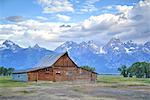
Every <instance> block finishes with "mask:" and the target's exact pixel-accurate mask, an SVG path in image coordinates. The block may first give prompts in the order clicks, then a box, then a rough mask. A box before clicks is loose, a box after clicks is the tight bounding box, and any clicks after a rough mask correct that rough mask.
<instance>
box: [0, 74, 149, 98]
mask: <svg viewBox="0 0 150 100" xmlns="http://www.w3.org/2000/svg"><path fill="white" fill-rule="evenodd" d="M149 91H150V79H144V78H141V79H137V78H123V77H121V76H111V75H109V76H108V75H100V76H98V78H97V82H95V83H88V82H86V83H74V82H42V81H39V82H17V81H13V80H12V79H11V77H0V100H41V99H42V100H149V98H150V92H149Z"/></svg>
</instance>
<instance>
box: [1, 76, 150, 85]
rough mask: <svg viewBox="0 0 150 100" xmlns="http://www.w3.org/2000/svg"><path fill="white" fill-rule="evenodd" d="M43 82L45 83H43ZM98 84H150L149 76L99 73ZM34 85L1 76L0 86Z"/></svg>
mask: <svg viewBox="0 0 150 100" xmlns="http://www.w3.org/2000/svg"><path fill="white" fill-rule="evenodd" d="M42 84H43V83H42ZM46 84H47V83H46ZM96 84H106V85H113V84H118V86H119V85H122V86H123V85H124V86H146V85H147V86H149V85H150V79H149V78H135V77H133V78H125V77H122V76H113V75H99V76H98V77H97V82H96ZM28 85H33V83H32V82H19V81H14V80H12V79H11V77H10V76H4V77H0V87H25V86H28Z"/></svg>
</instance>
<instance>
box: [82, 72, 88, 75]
mask: <svg viewBox="0 0 150 100" xmlns="http://www.w3.org/2000/svg"><path fill="white" fill-rule="evenodd" d="M87 74H88V73H87V72H81V73H80V75H87Z"/></svg>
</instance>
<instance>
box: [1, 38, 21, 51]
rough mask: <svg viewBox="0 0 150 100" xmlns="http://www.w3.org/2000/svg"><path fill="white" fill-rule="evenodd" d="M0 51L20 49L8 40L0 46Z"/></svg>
mask: <svg viewBox="0 0 150 100" xmlns="http://www.w3.org/2000/svg"><path fill="white" fill-rule="evenodd" d="M0 49H2V50H3V49H11V50H13V51H16V50H18V49H20V47H19V46H18V45H16V44H15V43H14V42H12V41H10V40H5V41H4V42H3V43H2V45H1V46H0Z"/></svg>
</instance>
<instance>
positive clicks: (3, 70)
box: [0, 67, 15, 76]
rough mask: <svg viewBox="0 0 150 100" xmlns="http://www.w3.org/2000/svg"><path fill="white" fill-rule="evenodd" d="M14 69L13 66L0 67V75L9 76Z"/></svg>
mask: <svg viewBox="0 0 150 100" xmlns="http://www.w3.org/2000/svg"><path fill="white" fill-rule="evenodd" d="M14 70H15V69H14V68H5V67H0V76H10V75H11V74H12V72H13V71H14Z"/></svg>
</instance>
